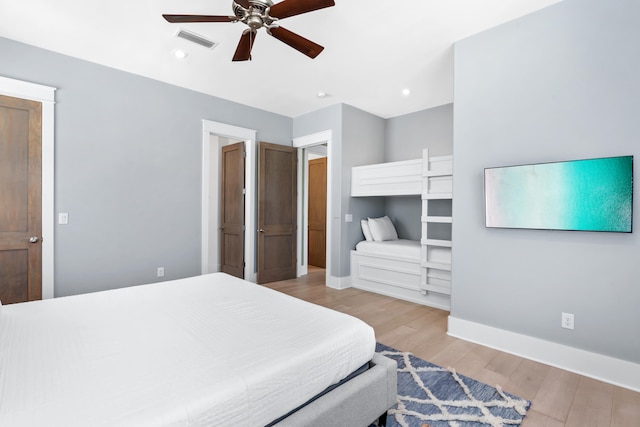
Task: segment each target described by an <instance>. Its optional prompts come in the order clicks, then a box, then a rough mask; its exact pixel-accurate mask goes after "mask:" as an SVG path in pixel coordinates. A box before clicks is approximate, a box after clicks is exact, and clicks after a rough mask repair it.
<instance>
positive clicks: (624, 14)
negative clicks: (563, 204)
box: [451, 0, 640, 363]
mask: <svg viewBox="0 0 640 427" xmlns="http://www.w3.org/2000/svg"><path fill="white" fill-rule="evenodd" d="M638 17H640V2H637V1H631V0H565V1H564V2H561V3H558V4H556V5H554V6H551V7H549V8H547V9H543V10H542V11H539V12H537V13H534V14H532V15H528V16H526V17H523V18H521V19H519V20H517V21H513V22H511V23H507V24H505V25H502V26H500V27H497V28H494V29H491V30H489V31H487V32H484V33H481V34H479V35H476V36H473V37H470V38H468V39H466V40H464V41H462V42H459V43H457V44H456V46H455V103H454V114H455V124H454V135H455V139H454V145H453V147H454V150H453V154H454V177H455V179H454V191H453V194H454V195H455V199H454V205H453V223H454V227H453V241H454V242H455V243H454V249H453V265H454V269H453V282H452V288H453V290H452V292H453V293H452V311H451V313H452V316H454V317H456V318H460V319H465V320H469V321H472V322H477V323H480V324H484V325H489V326H493V327H497V328H500V329H504V330H508V331H513V332H516V333H521V334H525V335H529V336H533V337H537V338H542V339H545V340H548V341H552V342H557V343H561V344H565V345H568V346H572V347H575V348H580V349H584V350H588V351H592V352H596V353H600V354H604V355H609V356H613V357H617V358H620V359H624V360H628V361H631V362H635V363H640V335H639V334H638V325H640V310H638V301H640V285H639V283H640V281H639V280H638V278H639V277H640V263H639V262H638V254H640V234H639V233H638V231H637V230H635V231H634V232H633V234H614V233H589V232H563V231H534V230H500V229H487V228H485V227H484V211H483V209H484V205H483V175H482V173H483V168H485V167H490V166H499V165H509V164H523V163H532V162H546V161H556V160H567V159H580V158H592V157H605V156H616V155H628V154H632V155H635V156H636V157H635V159H636V162H637V161H638V159H640V143H639V142H638V136H639V135H640V120H638V117H639V115H640V104H639V100H640V79H638V76H639V75H640V56H639V55H638V54H637V52H638V46H637V41H638V40H639V39H640V27H638ZM635 169H636V171H637V170H638V167H637V164H636V168H635ZM636 178H637V172H636ZM639 212H640V208H639V206H638V197H635V201H634V218H633V222H634V224H635V226H636V229H637V227H638V224H640V222H639ZM563 311H564V312H569V313H573V314H575V330H574V331H569V330H566V329H562V328H561V327H560V314H561V312H563Z"/></svg>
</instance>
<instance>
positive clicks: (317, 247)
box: [307, 145, 327, 268]
mask: <svg viewBox="0 0 640 427" xmlns="http://www.w3.org/2000/svg"><path fill="white" fill-rule="evenodd" d="M317 149H321V150H322V149H324V150H322V151H325V150H326V146H324V145H318V146H315V147H310V148H309V149H308V151H309V161H308V164H307V170H308V174H307V176H308V182H307V193H308V194H309V206H308V211H307V221H308V222H307V224H308V230H307V241H308V243H307V255H308V258H309V267H311V266H315V267H320V268H325V267H326V260H327V248H326V244H327V234H326V229H327V157H326V153H323V152H322V151H321V152H320V153H318V151H317Z"/></svg>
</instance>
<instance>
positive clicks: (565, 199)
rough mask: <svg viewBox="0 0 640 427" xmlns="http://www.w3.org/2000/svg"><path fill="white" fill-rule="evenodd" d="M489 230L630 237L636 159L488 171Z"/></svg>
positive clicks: (618, 158)
mask: <svg viewBox="0 0 640 427" xmlns="http://www.w3.org/2000/svg"><path fill="white" fill-rule="evenodd" d="M484 185H485V211H486V212H485V214H486V216H485V218H486V226H487V227H498V228H531V229H544V230H576V231H611V232H621V233H631V231H632V217H633V156H620V157H607V158H599V159H586V160H572V161H564V162H554V163H540V164H531V165H518V166H504V167H496V168H486V169H485V170H484Z"/></svg>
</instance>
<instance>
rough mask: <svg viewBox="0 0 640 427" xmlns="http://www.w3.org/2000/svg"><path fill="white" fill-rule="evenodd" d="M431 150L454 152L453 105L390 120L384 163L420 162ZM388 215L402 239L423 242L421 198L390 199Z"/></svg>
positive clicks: (386, 200) (386, 212) (386, 129)
mask: <svg viewBox="0 0 640 427" xmlns="http://www.w3.org/2000/svg"><path fill="white" fill-rule="evenodd" d="M425 148H428V149H429V155H430V156H446V155H450V154H452V153H453V104H447V105H442V106H440V107H435V108H429V109H427V110H422V111H418V112H415V113H411V114H405V115H403V116H398V117H393V118H390V119H387V120H386V127H385V145H384V152H385V156H384V161H385V162H396V161H400V160H411V159H419V158H421V157H422V150H423V149H425ZM385 214H386V215H388V216H389V218H391V220H392V221H393V223H394V225H395V226H396V230H397V231H398V237H400V238H401V239H411V240H420V237H421V223H420V217H421V215H422V202H421V200H420V198H419V197H386V198H385Z"/></svg>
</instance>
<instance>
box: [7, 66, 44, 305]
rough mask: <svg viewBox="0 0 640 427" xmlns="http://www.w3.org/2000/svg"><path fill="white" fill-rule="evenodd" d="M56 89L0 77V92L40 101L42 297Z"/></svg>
mask: <svg viewBox="0 0 640 427" xmlns="http://www.w3.org/2000/svg"><path fill="white" fill-rule="evenodd" d="M55 92H56V88H54V87H50V86H44V85H40V84H37V83H30V82H25V81H21V80H15V79H10V78H7V77H2V76H0V95H4V96H11V97H14V98H22V99H28V100H30V101H37V102H40V103H41V104H42V299H48V298H53V296H54V283H53V280H54V274H53V273H54V253H53V248H54V247H55V245H54V228H55V204H54V201H55V194H54V177H55V174H54V165H55V162H54V153H55V150H54V136H55V132H54V125H55V118H54V113H55V112H54V105H55Z"/></svg>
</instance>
